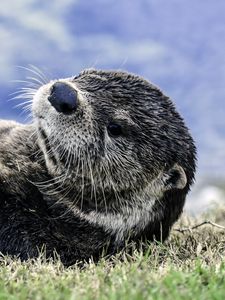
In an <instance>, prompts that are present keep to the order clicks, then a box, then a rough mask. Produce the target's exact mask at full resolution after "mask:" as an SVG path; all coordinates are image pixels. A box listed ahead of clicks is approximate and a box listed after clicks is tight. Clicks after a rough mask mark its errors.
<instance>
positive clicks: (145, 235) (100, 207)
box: [0, 70, 196, 265]
mask: <svg viewBox="0 0 225 300" xmlns="http://www.w3.org/2000/svg"><path fill="white" fill-rule="evenodd" d="M62 81H66V82H67V83H69V84H71V85H72V86H73V87H74V88H75V89H76V90H77V91H78V93H79V101H80V111H78V112H77V115H76V118H75V117H73V116H70V117H69V118H65V116H61V115H60V116H59V114H57V113H56V111H54V108H53V107H51V105H50V104H49V103H48V101H47V100H46V97H47V95H48V93H49V86H50V85H51V84H52V83H48V84H46V85H44V86H42V87H41V88H40V89H39V90H38V91H37V92H36V91H35V95H34V100H33V115H34V122H33V124H31V125H20V124H18V123H15V122H6V121H1V122H0V140H1V145H0V207H1V209H0V252H2V253H3V254H10V255H17V256H19V257H20V258H21V259H27V258H29V257H36V256H37V255H38V253H39V250H40V249H42V248H43V247H44V248H45V250H46V253H47V256H53V255H54V253H55V252H57V254H59V256H60V258H61V260H62V261H63V263H64V264H66V265H70V264H72V263H74V262H76V261H80V260H83V259H86V260H88V259H89V258H90V257H93V258H94V259H96V260H97V259H98V257H99V255H100V254H101V253H102V252H103V251H106V252H107V253H109V254H112V253H115V251H118V250H119V249H120V248H121V247H123V245H124V242H125V241H126V240H128V239H131V240H136V241H138V240H140V239H142V240H144V239H147V240H153V239H157V240H165V239H166V238H167V236H168V234H169V231H170V229H171V226H172V225H173V223H174V222H175V221H176V220H177V218H178V217H179V215H180V214H181V212H182V209H183V205H184V201H185V197H186V194H187V192H188V191H189V188H190V186H191V184H192V182H193V179H194V172H195V151H196V150H195V146H194V143H193V140H192V138H191V136H190V134H189V132H188V130H187V128H186V126H185V124H184V122H183V120H182V118H181V117H180V116H179V114H178V113H177V112H176V110H175V108H174V106H173V104H172V102H171V100H170V99H169V98H167V97H166V96H164V95H163V94H162V92H161V91H160V90H159V89H158V88H156V87H155V86H153V85H151V84H150V83H149V82H147V81H145V80H144V79H142V78H140V77H138V76H134V75H131V74H128V73H125V72H107V71H106V72H104V71H96V70H88V71H84V72H83V73H81V74H80V75H79V76H77V77H75V78H69V79H66V80H65V79H63V80H62ZM43 119H45V121H43ZM112 119H114V120H119V121H120V122H122V123H123V124H125V125H124V127H125V128H126V133H125V134H124V137H121V138H119V139H117V140H116V141H115V140H113V139H112V138H111V137H109V136H108V135H107V133H106V131H105V128H106V126H107V124H108V121H109V120H112ZM46 124H47V125H46ZM62 133H63V134H62ZM183 172H184V173H183ZM183 174H185V175H184V179H183V181H182V180H181V179H182V178H181V177H182V176H183ZM180 178H181V179H180Z"/></svg>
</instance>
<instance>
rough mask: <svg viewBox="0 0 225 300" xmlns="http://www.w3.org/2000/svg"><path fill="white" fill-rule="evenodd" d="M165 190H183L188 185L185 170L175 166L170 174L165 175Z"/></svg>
mask: <svg viewBox="0 0 225 300" xmlns="http://www.w3.org/2000/svg"><path fill="white" fill-rule="evenodd" d="M165 175H166V176H165V177H166V178H165V188H166V190H171V189H178V190H182V189H183V188H185V186H186V184H187V177H186V174H185V172H184V169H183V168H182V167H181V166H180V165H178V164H175V165H174V166H173V167H172V168H171V169H170V170H169V171H168V172H166V174H165Z"/></svg>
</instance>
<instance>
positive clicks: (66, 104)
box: [48, 82, 78, 114]
mask: <svg viewBox="0 0 225 300" xmlns="http://www.w3.org/2000/svg"><path fill="white" fill-rule="evenodd" d="M48 101H49V102H50V103H51V105H52V106H53V107H54V108H55V109H56V110H57V111H58V112H62V113H64V114H71V113H73V112H74V111H75V110H76V109H77V106H78V100H77V92H76V90H75V89H74V88H72V87H71V86H70V85H68V84H66V83H64V82H55V83H54V84H53V85H52V87H51V93H50V95H49V96H48Z"/></svg>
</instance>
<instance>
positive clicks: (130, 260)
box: [0, 210, 225, 300]
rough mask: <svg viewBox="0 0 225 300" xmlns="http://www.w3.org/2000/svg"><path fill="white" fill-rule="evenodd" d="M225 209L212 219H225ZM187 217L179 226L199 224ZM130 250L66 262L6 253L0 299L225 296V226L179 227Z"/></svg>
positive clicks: (0, 267)
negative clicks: (73, 263) (79, 263)
mask: <svg viewBox="0 0 225 300" xmlns="http://www.w3.org/2000/svg"><path fill="white" fill-rule="evenodd" d="M224 216H225V214H224V210H221V211H220V212H219V213H217V214H216V215H214V216H212V215H211V216H210V220H212V221H216V222H218V223H220V224H224V221H225V218H224ZM196 222H201V220H197V221H193V220H188V219H185V218H183V220H181V221H180V223H179V224H176V225H175V228H180V227H184V226H193V224H195V223H196ZM147 248H148V251H147V252H143V251H141V250H139V251H137V250H133V252H132V254H128V253H127V252H126V251H125V252H123V253H120V254H118V256H117V257H113V258H112V259H110V260H109V259H102V260H101V261H100V262H99V263H98V264H94V263H92V262H89V263H86V264H85V266H84V267H82V268H80V267H79V266H72V267H70V268H64V267H63V266H62V265H61V263H60V262H59V261H56V262H46V261H45V260H44V259H43V258H42V257H40V258H39V259H37V260H34V261H28V262H25V263H24V262H20V261H19V260H16V259H11V258H8V257H2V258H0V300H14V299H15V300H22V299H32V300H33V299H34V300H36V299H54V300H57V299H74V300H75V299H79V300H82V299H98V300H101V299H112V300H117V299H124V300H126V299H127V300H128V299H166V300H170V299H172V300H176V299H185V300H188V299H191V300H196V299H203V300H206V299H218V300H219V299H224V297H225V263H224V262H223V261H224V258H225V230H224V229H219V228H216V227H213V226H210V225H204V226H201V227H199V228H197V229H196V230H187V231H185V232H184V233H180V232H177V231H176V230H173V232H172V234H171V236H170V239H169V240H168V241H167V242H166V243H165V244H160V243H158V244H151V245H149V246H148V247H147Z"/></svg>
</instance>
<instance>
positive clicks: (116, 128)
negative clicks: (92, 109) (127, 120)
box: [107, 123, 122, 136]
mask: <svg viewBox="0 0 225 300" xmlns="http://www.w3.org/2000/svg"><path fill="white" fill-rule="evenodd" d="M107 130H108V133H109V135H111V136H119V135H121V134H122V127H121V126H120V125H119V124H116V123H109V125H108V127H107Z"/></svg>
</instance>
